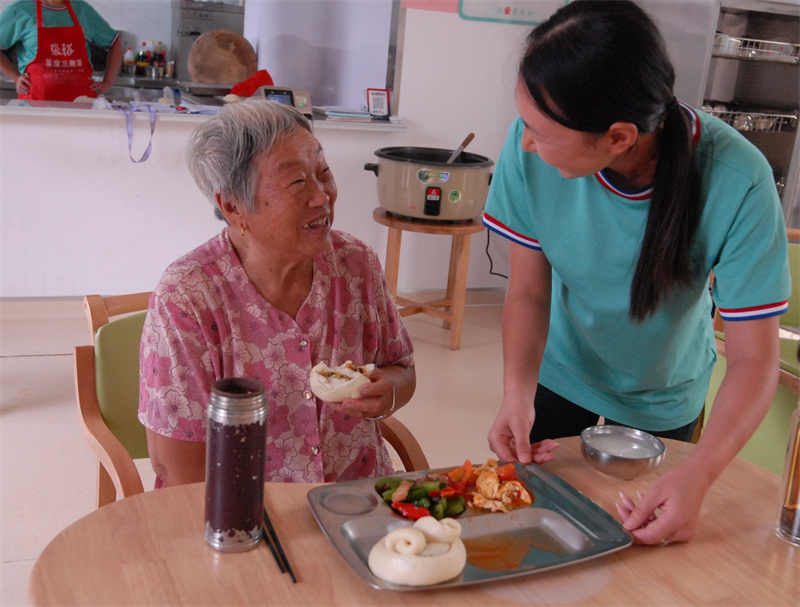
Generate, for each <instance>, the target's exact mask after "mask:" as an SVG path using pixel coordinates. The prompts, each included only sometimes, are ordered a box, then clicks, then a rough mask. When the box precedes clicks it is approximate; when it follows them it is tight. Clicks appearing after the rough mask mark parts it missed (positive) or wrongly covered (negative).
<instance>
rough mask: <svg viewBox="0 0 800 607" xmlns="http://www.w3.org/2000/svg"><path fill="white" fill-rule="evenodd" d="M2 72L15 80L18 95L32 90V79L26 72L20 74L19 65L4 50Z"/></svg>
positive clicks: (0, 62)
mask: <svg viewBox="0 0 800 607" xmlns="http://www.w3.org/2000/svg"><path fill="white" fill-rule="evenodd" d="M0 72H2V73H3V74H5V75H6V76H8V77H9V78H11V80H13V81H14V86H15V87H16V89H17V94H18V95H25V94H27V93H29V92H30V90H31V80H30V78H28V76H27V75H26V74H20V73H19V71H18V70H17V66H16V65H14V63H13V62H12V61H11V59H9V58H8V55H6V54H5V52H4V51H0Z"/></svg>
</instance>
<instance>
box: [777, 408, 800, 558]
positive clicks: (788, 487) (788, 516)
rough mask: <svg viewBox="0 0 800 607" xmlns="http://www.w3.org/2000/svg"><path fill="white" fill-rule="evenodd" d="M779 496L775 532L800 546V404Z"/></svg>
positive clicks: (793, 420) (796, 412) (788, 448)
mask: <svg viewBox="0 0 800 607" xmlns="http://www.w3.org/2000/svg"><path fill="white" fill-rule="evenodd" d="M779 496H780V499H779V500H778V521H777V524H776V526H775V531H776V532H777V534H778V535H779V536H780V537H782V538H783V539H785V540H786V541H788V542H791V543H792V544H797V545H798V546H800V403H798V405H797V410H796V411H795V412H794V414H793V415H792V426H791V430H790V431H789V445H788V447H787V449H786V463H785V464H784V466H783V479H782V480H781V491H780V494H779Z"/></svg>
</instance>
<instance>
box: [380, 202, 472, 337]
mask: <svg viewBox="0 0 800 607" xmlns="http://www.w3.org/2000/svg"><path fill="white" fill-rule="evenodd" d="M372 218H373V219H374V220H375V221H377V222H378V223H380V224H382V225H385V226H386V227H388V228H389V240H388V241H387V243H386V267H385V268H384V272H385V273H386V282H387V283H389V290H390V291H391V292H392V295H393V296H394V300H395V303H396V304H397V306H398V307H399V310H400V316H410V315H412V314H420V313H422V314H428V315H430V316H435V317H436V318H441V319H442V320H443V321H444V322H443V323H442V326H443V327H444V328H445V329H450V348H451V349H452V350H458V349H459V348H460V347H461V324H462V322H463V320H464V301H465V299H466V296H467V270H468V268H469V242H470V238H471V236H472V235H473V234H476V233H478V232H481V231H483V224H482V223H481V222H480V220H475V219H470V220H469V221H465V222H462V223H440V222H433V221H425V220H418V221H416V220H414V221H412V220H409V219H401V218H400V217H395V216H394V215H390V214H389V213H387V212H386V210H385V209H382V208H377V209H375V210H374V211H373V213H372ZM403 230H407V231H408V232H419V233H421V234H445V235H450V236H452V237H453V243H452V245H451V246H450V269H449V272H448V275H447V291H446V292H445V297H444V299H437V300H435V301H429V302H424V303H423V302H418V301H414V300H411V299H408V298H406V297H399V296H398V295H397V276H398V274H399V269H400V241H401V239H402V236H403Z"/></svg>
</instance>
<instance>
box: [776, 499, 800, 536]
mask: <svg viewBox="0 0 800 607" xmlns="http://www.w3.org/2000/svg"><path fill="white" fill-rule="evenodd" d="M778 526H779V527H780V530H781V531H782V532H783V533H785V534H786V535H787V536H789V537H791V538H793V539H795V540H800V510H798V509H797V506H784V507H783V509H782V510H781V518H780V521H779V523H778Z"/></svg>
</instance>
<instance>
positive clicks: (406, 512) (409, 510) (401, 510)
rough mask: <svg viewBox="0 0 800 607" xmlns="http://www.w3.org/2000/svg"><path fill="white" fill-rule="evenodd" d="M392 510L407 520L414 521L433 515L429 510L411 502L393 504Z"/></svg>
mask: <svg viewBox="0 0 800 607" xmlns="http://www.w3.org/2000/svg"><path fill="white" fill-rule="evenodd" d="M392 509H393V510H394V511H395V512H397V513H398V514H399V515H401V516H404V517H406V518H407V519H411V520H412V521H415V520H417V519H420V518H422V517H423V516H430V515H431V513H430V510H428V509H427V508H423V507H422V506H417V505H415V504H412V503H410V502H397V503H396V504H392Z"/></svg>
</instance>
